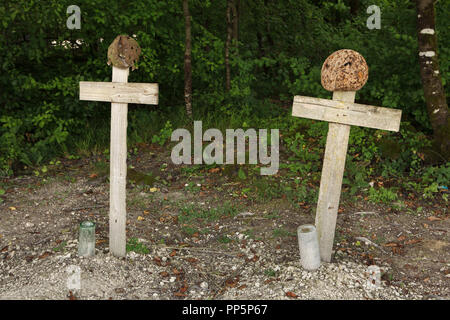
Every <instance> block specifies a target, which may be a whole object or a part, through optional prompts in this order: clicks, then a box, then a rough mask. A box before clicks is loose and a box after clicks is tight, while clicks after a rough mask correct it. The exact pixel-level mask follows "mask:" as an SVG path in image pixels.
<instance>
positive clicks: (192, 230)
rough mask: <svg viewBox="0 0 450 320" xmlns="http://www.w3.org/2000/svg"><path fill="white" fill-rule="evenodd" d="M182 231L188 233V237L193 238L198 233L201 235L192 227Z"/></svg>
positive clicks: (186, 227) (184, 228)
mask: <svg viewBox="0 0 450 320" xmlns="http://www.w3.org/2000/svg"><path fill="white" fill-rule="evenodd" d="M181 230H182V231H183V232H184V233H186V234H187V235H188V236H190V237H192V236H193V235H194V234H196V233H200V232H199V230H198V229H197V228H193V227H190V226H184V227H182V228H181Z"/></svg>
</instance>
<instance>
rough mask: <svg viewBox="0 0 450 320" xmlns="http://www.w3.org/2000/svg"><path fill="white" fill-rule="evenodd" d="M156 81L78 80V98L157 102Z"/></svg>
mask: <svg viewBox="0 0 450 320" xmlns="http://www.w3.org/2000/svg"><path fill="white" fill-rule="evenodd" d="M158 91H159V89H158V84H157V83H119V82H92V81H81V82H80V100H87V101H104V102H113V103H138V104H158Z"/></svg>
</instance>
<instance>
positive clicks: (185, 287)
mask: <svg viewBox="0 0 450 320" xmlns="http://www.w3.org/2000/svg"><path fill="white" fill-rule="evenodd" d="M187 289H188V286H187V285H186V284H184V285H183V286H182V287H181V288H180V293H185V292H186V291H187Z"/></svg>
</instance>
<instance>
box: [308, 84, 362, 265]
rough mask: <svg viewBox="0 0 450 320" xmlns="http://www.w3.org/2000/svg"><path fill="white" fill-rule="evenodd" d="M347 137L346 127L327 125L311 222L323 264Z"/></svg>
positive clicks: (344, 97) (345, 97) (344, 96)
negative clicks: (320, 173) (313, 223)
mask: <svg viewBox="0 0 450 320" xmlns="http://www.w3.org/2000/svg"><path fill="white" fill-rule="evenodd" d="M355 94H356V92H355V91H346V92H342V91H341V92H338V91H337V92H334V93H333V100H339V101H345V102H353V101H354V100H355ZM349 135H350V126H349V125H346V124H338V123H330V124H329V127H328V136H327V143H326V146H325V156H324V160H323V168H322V176H321V179H320V190H319V199H318V201H317V210H316V221H315V225H316V229H317V236H318V238H319V249H320V258H321V260H322V261H325V262H330V261H331V253H332V249H333V241H334V233H335V228H336V219H337V212H338V209H339V199H340V196H341V187H342V178H343V176H344V168H345V158H346V155H347V147H348V138H349Z"/></svg>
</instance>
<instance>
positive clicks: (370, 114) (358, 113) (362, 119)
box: [292, 96, 402, 131]
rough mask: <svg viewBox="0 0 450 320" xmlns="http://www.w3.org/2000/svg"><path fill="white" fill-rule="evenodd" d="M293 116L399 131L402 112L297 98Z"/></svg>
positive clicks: (362, 105)
mask: <svg viewBox="0 0 450 320" xmlns="http://www.w3.org/2000/svg"><path fill="white" fill-rule="evenodd" d="M292 115H293V116H295V117H302V118H308V119H314V120H321V121H328V122H335V123H340V124H347V125H352V126H360V127H367V128H373V129H381V130H388V131H398V130H399V129H400V119H401V116H402V111H401V110H398V109H391V108H382V107H375V106H369V105H364V104H358V103H352V102H344V101H336V100H328V99H320V98H312V97H303V96H295V97H294V104H293V107H292Z"/></svg>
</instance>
